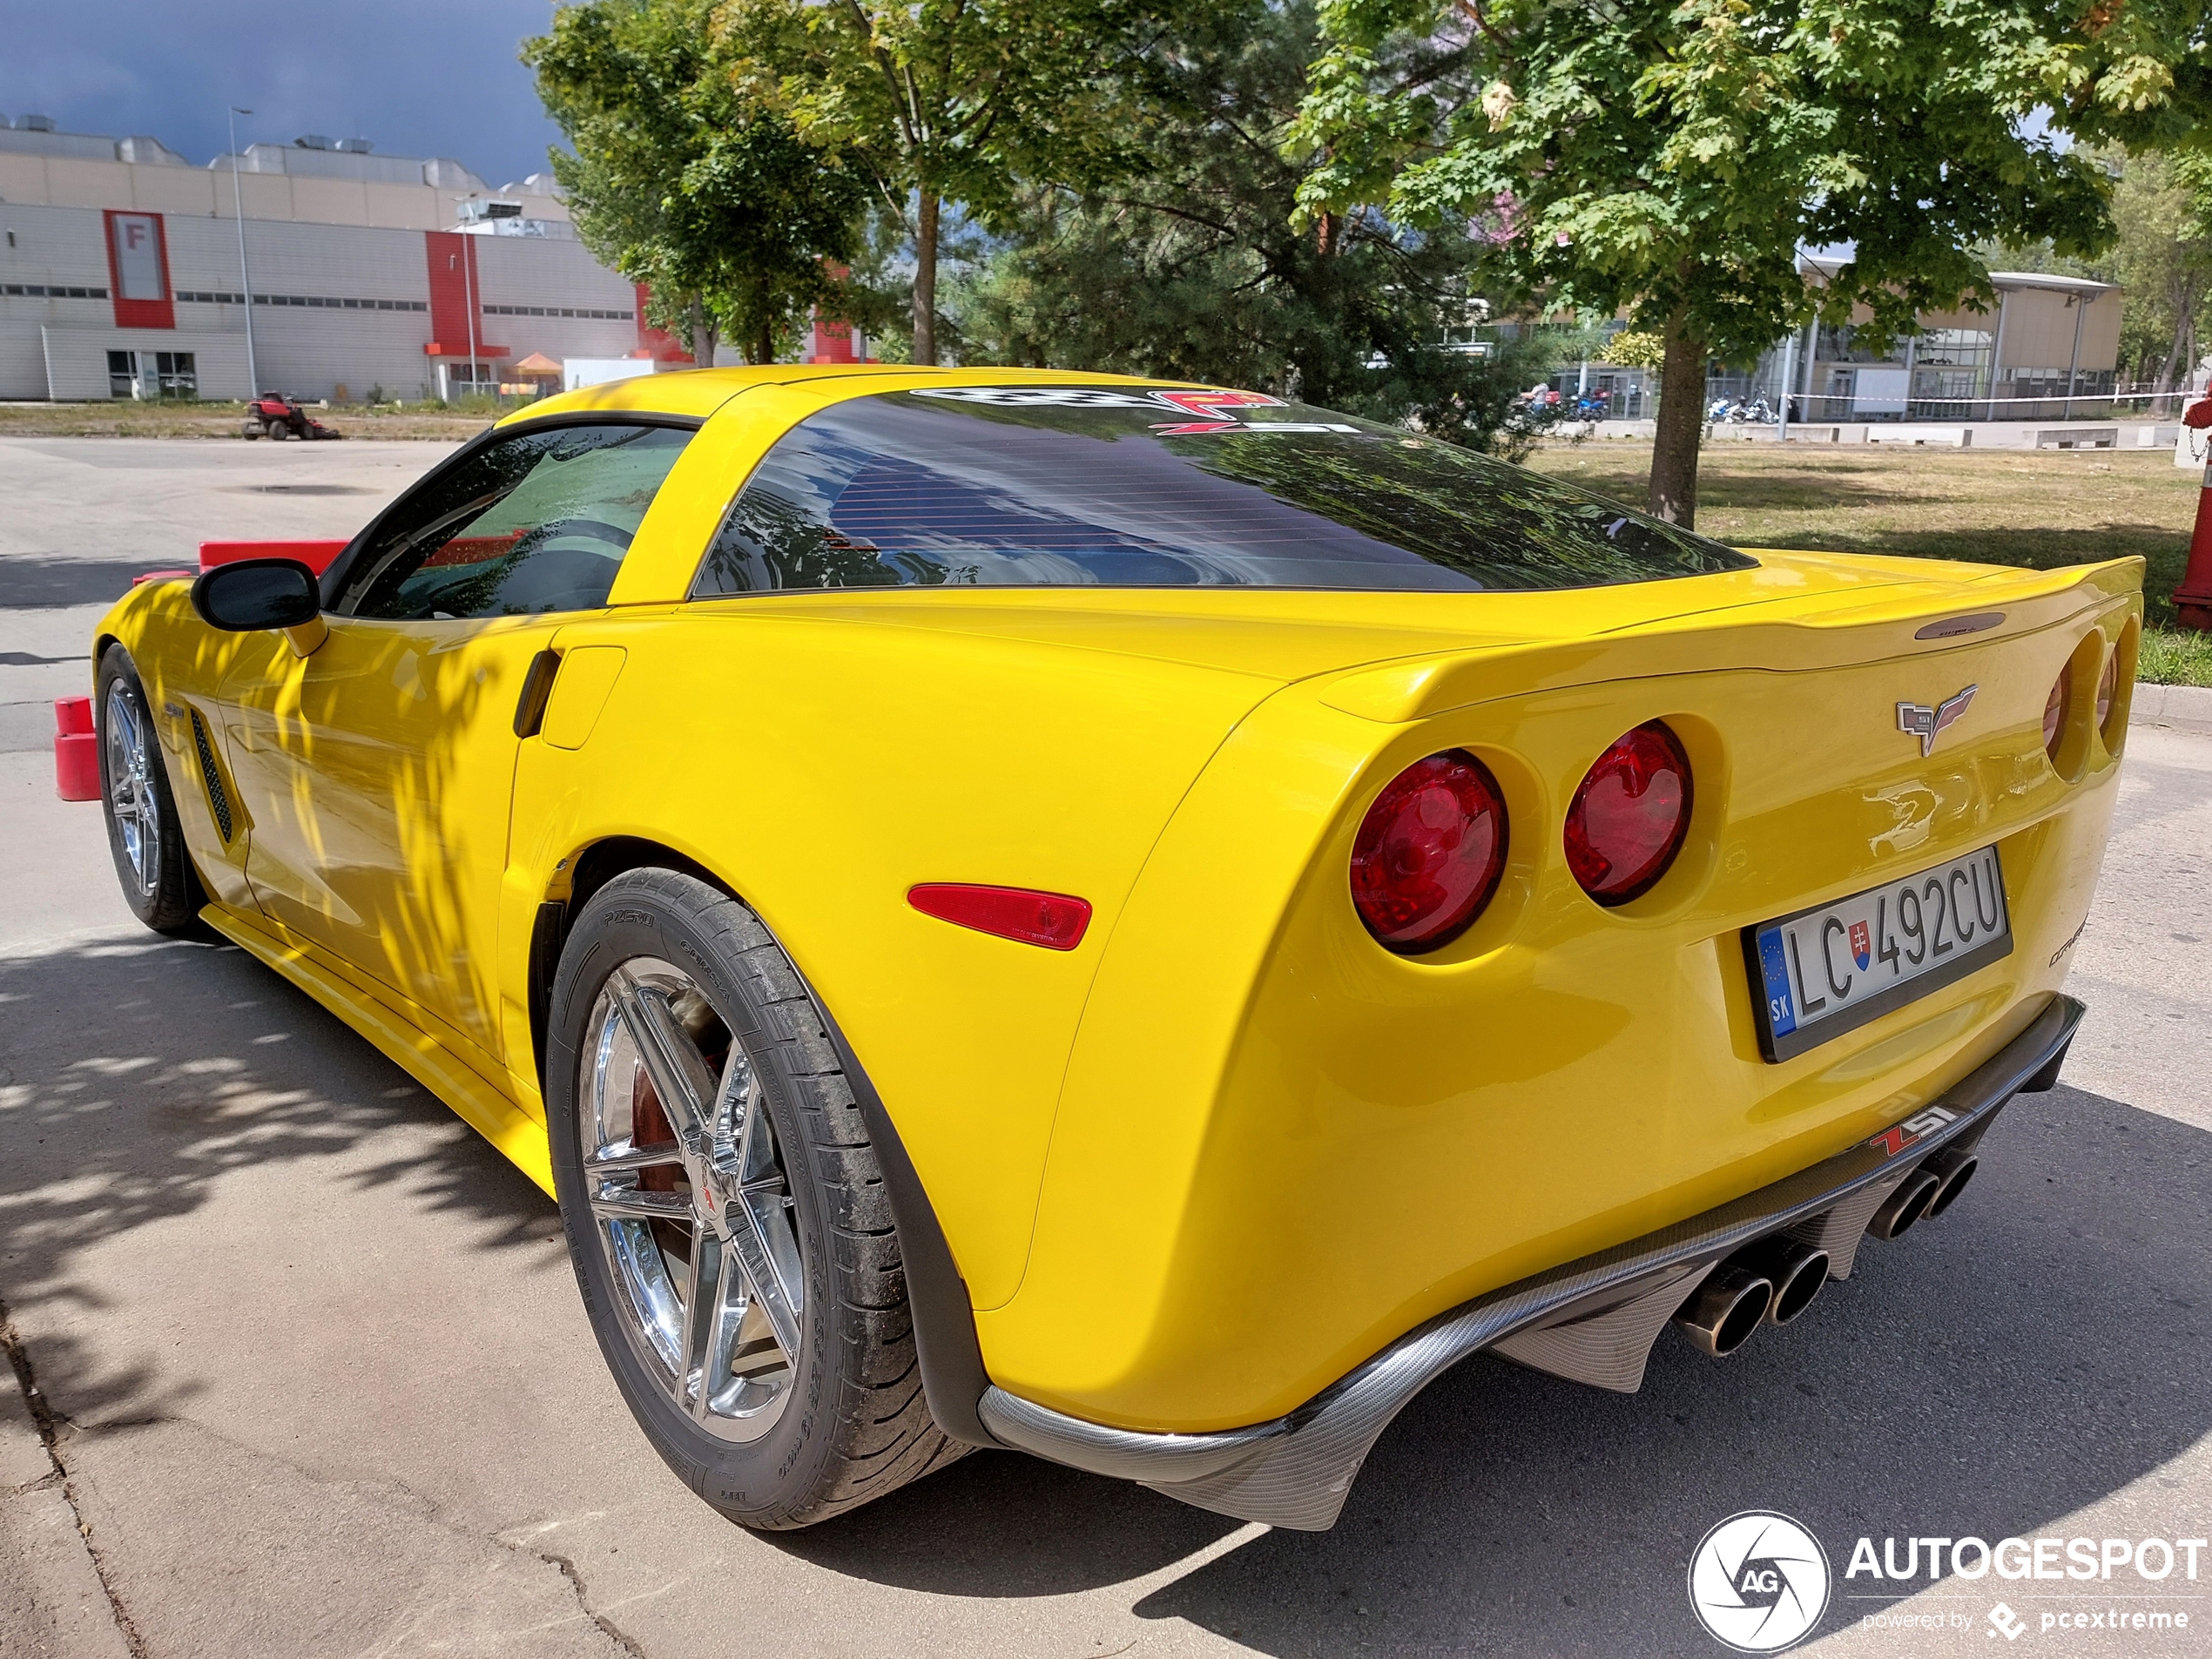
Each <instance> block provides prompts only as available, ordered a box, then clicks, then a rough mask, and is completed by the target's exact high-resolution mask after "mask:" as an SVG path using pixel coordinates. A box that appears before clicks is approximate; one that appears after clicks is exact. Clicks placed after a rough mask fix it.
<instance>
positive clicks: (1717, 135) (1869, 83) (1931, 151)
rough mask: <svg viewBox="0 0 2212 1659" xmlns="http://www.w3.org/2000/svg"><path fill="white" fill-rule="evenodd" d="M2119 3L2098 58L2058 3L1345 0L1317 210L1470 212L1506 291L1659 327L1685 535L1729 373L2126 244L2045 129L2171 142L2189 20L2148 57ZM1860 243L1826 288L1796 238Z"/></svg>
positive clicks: (1667, 474) (1315, 111) (2096, 188)
mask: <svg viewBox="0 0 2212 1659" xmlns="http://www.w3.org/2000/svg"><path fill="white" fill-rule="evenodd" d="M2100 3H2101V5H2102V6H2104V7H2105V8H2107V10H2110V11H2111V12H2112V13H2113V14H2114V21H2113V22H2111V23H2110V24H2109V25H2108V27H2107V29H2106V30H2105V32H2104V36H2103V37H2101V39H2100V38H2091V37H2088V36H2087V35H2085V34H2084V33H2083V32H2082V30H2080V28H2079V27H2077V26H2076V24H2075V22H2074V18H2073V17H2072V14H2071V13H2070V12H2068V11H2067V10H2061V9H2060V7H2059V6H2057V5H2056V4H2055V3H2048V4H2046V3H2037V0H1945V3H1941V4H1935V5H1932V4H1930V3H1927V0H1596V3H1591V4H1587V5H1561V4H1557V3H1554V0H1326V3H1325V4H1324V7H1323V10H1322V17H1323V22H1324V28H1325V36H1326V43H1325V51H1323V53H1322V54H1321V56H1320V57H1319V58H1318V61H1317V62H1316V64H1315V65H1314V67H1313V71H1312V84H1311V88H1310V91H1309V93H1308V96H1307V99H1306V103H1305V110H1304V112H1303V115H1302V118H1301V122H1300V129H1299V138H1300V141H1301V142H1302V143H1303V144H1304V145H1306V146H1308V147H1309V148H1310V149H1311V150H1312V152H1314V153H1315V154H1316V155H1317V156H1318V158H1320V159H1319V165H1317V166H1316V168H1315V170H1314V172H1313V174H1312V178H1311V179H1309V180H1308V181H1307V184H1306V185H1305V191H1304V194H1303V206H1304V208H1305V212H1306V213H1307V215H1308V216H1309V217H1312V218H1316V219H1318V217H1319V216H1321V215H1323V214H1326V213H1332V212H1343V211H1345V210H1347V209H1349V208H1352V207H1353V206H1358V205H1359V204H1366V203H1372V204H1376V205H1379V206H1381V207H1382V208H1383V209H1384V211H1386V212H1388V213H1390V214H1391V215H1392V216H1393V218H1396V219H1402V220H1404V221H1406V222H1409V223H1414V224H1420V225H1440V224H1449V223H1472V225H1473V226H1474V227H1475V231H1476V233H1477V234H1478V235H1479V236H1480V238H1482V239H1484V240H1485V242H1486V244H1487V246H1486V249H1485V258H1484V261H1483V268H1484V270H1485V273H1486V274H1487V277H1488V278H1489V280H1492V281H1493V282H1494V283H1495V284H1497V285H1499V286H1500V287H1501V288H1503V289H1504V290H1505V291H1507V292H1508V293H1519V294H1523V295H1530V296H1534V295H1541V296H1543V297H1544V299H1545V300H1546V302H1547V303H1549V304H1554V305H1565V306H1571V307H1576V308H1579V309H1582V310H1585V311H1588V312H1594V313H1597V314H1613V313H1615V312H1623V311H1624V312H1626V313H1627V314H1629V318H1630V319H1631V321H1632V323H1633V325H1634V326H1635V327H1638V328H1640V329H1642V330H1647V331H1650V332H1655V333H1657V334H1661V335H1662V338H1663V340H1664V341H1665V347H1666V349H1665V353H1664V368H1663V370H1662V401H1661V411H1660V427H1661V431H1660V440H1659V442H1658V444H1657V446H1656V448H1655V452H1654V461H1653V475H1652V503H1651V504H1652V507H1653V509H1654V510H1655V511H1656V512H1657V513H1658V514H1660V515H1661V516H1664V517H1669V518H1671V519H1675V520H1677V521H1679V522H1683V523H1688V522H1689V521H1690V519H1691V517H1692V516H1693V515H1694V513H1695V510H1696V441H1697V436H1698V426H1699V421H1700V418H1701V415H1702V406H1703V389H1704V373H1705V364H1706V361H1707V360H1708V358H1709V356H1712V355H1718V356H1720V357H1722V358H1724V359H1728V360H1731V361H1741V360H1743V359H1745V358H1749V357H1751V356H1754V355H1756V354H1757V353H1758V352H1760V351H1761V350H1763V349H1764V348H1765V347H1768V346H1770V345H1771V344H1772V343H1773V342H1775V341H1777V340H1779V339H1781V338H1782V337H1783V335H1784V334H1786V333H1787V332H1788V331H1789V330H1790V329H1791V327H1794V326H1796V325H1797V324H1799V323H1801V322H1803V321H1804V320H1806V319H1807V318H1808V317H1809V316H1811V315H1812V314H1816V313H1817V314H1819V315H1820V316H1821V317H1822V318H1823V319H1824V320H1828V321H1831V322H1837V323H1842V322H1850V321H1856V323H1857V326H1858V332H1859V334H1860V336H1861V337H1862V338H1864V339H1866V340H1868V341H1870V342H1871V343H1873V344H1876V345H1878V346H1879V345H1883V344H1886V343H1887V342H1888V341H1890V340H1892V339H1893V338H1895V337H1896V336H1897V335H1898V334H1901V333H1904V332H1905V331H1907V330H1909V329H1910V328H1911V327H1912V324H1913V320H1914V319H1915V316H1916V315H1917V314H1919V312H1922V311H1928V310H1946V309H1950V308H1952V307H1955V306H1957V305H1958V304H1959V303H1960V302H1961V301H1962V300H1964V301H1966V303H1968V304H1969V305H1976V304H1979V305H1982V306H1986V305H1987V304H1988V303H1989V301H1990V300H1991V299H1992V298H1993V290H1992V289H1991V287H1990V286H1989V282H1988V273H1987V271H1986V268H1985V267H1984V266H1983V264H1982V262H1981V260H1980V259H1979V256H1978V254H1977V252H1976V249H1977V247H1978V246H1979V245H1980V244H1981V243H1983V242H1984V241H1985V240H1986V239H1990V238H2000V239H2007V240H2023V239H2029V238H2031V237H2048V238H2050V239H2052V240H2053V242H2054V246H2056V247H2058V248H2059V249H2060V251H2061V252H2066V253H2094V251H2096V250H2097V249H2098V248H2099V247H2100V246H2101V245H2102V244H2103V243H2104V242H2105V241H2106V240H2107V239H2108V238H2109V236H2110V233H2111V232H2110V226H2109V221H2108V219H2107V211H2106V204H2105V198H2104V189H2105V181H2104V180H2103V179H2102V177H2101V174H2100V173H2099V172H2098V171H2097V170H2096V169H2095V167H2094V165H2092V164H2091V162H2090V161H2089V159H2088V158H2087V157H2086V156H2085V155H2083V154H2081V153H2080V152H2074V151H2069V150H2068V149H2067V148H2065V147H2064V146H2062V145H2060V144H2058V143H2056V142H2054V140H2053V139H2052V138H2049V137H2048V136H2037V135H2034V134H2032V133H2030V132H2027V130H2026V129H2025V128H2024V127H2023V125H2022V123H2023V120H2024V118H2026V117H2027V115H2028V114H2029V113H2030V112H2031V111H2033V110H2034V109H2036V108H2037V107H2038V106H2040V105H2045V104H2047V103H2050V102H2052V101H2054V99H2056V100H2059V101H2061V102H2063V101H2065V100H2067V99H2069V98H2070V99H2073V100H2074V101H2075V102H2078V103H2079V105H2080V107H2081V108H2082V110H2083V111H2086V112H2087V115H2086V116H2085V119H2087V118H2094V119H2095V120H2097V121H2101V122H2103V123H2104V124H2105V125H2107V126H2108V127H2110V128H2112V129H2113V130H2114V131H2115V132H2118V131H2120V130H2121V129H2127V130H2129V131H2139V130H2140V131H2148V129H2149V128H2151V127H2153V126H2155V125H2158V123H2159V121H2160V120H2161V119H2164V118H2165V117H2164V116H2163V115H2161V113H2160V112H2161V111H2167V110H2168V106H2170V105H2172V103H2173V100H2174V99H2175V98H2176V97H2177V96H2180V95H2181V92H2180V91H2177V89H2178V88H2180V86H2181V81H2180V80H2179V79H2177V78H2176V77H2175V75H2174V74H2173V73H2172V72H2170V71H2169V72H2168V74H2167V76H2166V78H2165V79H2164V80H2163V81H2161V79H2160V77H2159V74H2158V73H2156V72H2154V71H2153V69H2152V68H2151V67H2149V66H2148V61H2147V59H2146V57H2145V53H2146V52H2152V53H2155V52H2164V53H2166V54H2167V58H2168V62H2169V64H2170V62H2171V60H2172V59H2173V56H2174V54H2175V52H2176V51H2180V50H2181V48H2180V47H2179V46H2177V45H2176V44H2175V40H2176V39H2177V38H2178V37H2176V36H2175V34H2174V29H2175V28H2177V27H2179V26H2180V25H2179V24H2173V25H2171V26H2168V25H2166V24H2159V25H2157V26H2155V27H2150V28H2149V29H2148V33H2146V34H2144V36H2143V37H2142V38H2141V40H2140V41H2136V42H2134V44H2129V43H2128V42H2126V41H2122V40H2121V39H2120V38H2119V36H2120V35H2121V33H2122V32H2123V30H2122V29H2121V22H2120V21H2119V20H2118V19H2119V16H2120V14H2121V0H2100ZM2151 3H2154V4H2160V3H2169V0H2151ZM2170 3H2171V4H2172V5H2173V6H2174V7H2175V8H2177V9H2181V10H2185V9H2186V8H2185V7H2183V6H2182V0H2170ZM2127 10H2128V14H2129V15H2130V16H2132V14H2133V12H2134V7H2133V5H2129V6H2128V9H2127ZM2177 15H2178V11H2177ZM2196 27H2197V28H2198V30H2200V31H2201V30H2202V22H2201V18H2200V21H2199V22H2198V23H2197V24H2196ZM2128 28H2130V29H2132V28H2134V24H2133V23H2132V22H2131V23H2129V24H2128ZM2161 30H2162V32H2161ZM2184 32H2186V31H2184ZM2136 46H2141V48H2142V50H2141V51H2137V50H2136V49H2135V48H2136ZM2190 72H2191V74H2192V75H2193V74H2194V73H2195V71H2190ZM2190 86H2191V87H2192V88H2194V86H2195V82H2194V81H2193V80H2192V81H2191V82H2190ZM2187 95H2188V96H2189V97H2195V96H2197V93H2196V91H2193V90H2191V91H2188V94H2187ZM2161 98H2162V99H2164V100H2165V103H2163V104H2161V102H2160V100H2161ZM2067 107H2069V108H2071V107H2073V105H2071V104H2069V105H2067ZM2169 125H2170V123H2169ZM1845 244H1848V245H1850V246H1851V250H1852V251H1851V255H1850V257H1849V258H1847V259H1846V260H1844V262H1843V265H1842V267H1841V269H1840V270H1839V271H1838V273H1837V274H1836V276H1835V278H1834V279H1833V280H1831V282H1829V283H1828V284H1827V285H1826V286H1825V287H1810V288H1809V287H1807V285H1806V284H1805V282H1804V280H1803V279H1802V278H1801V277H1800V276H1799V274H1798V270H1797V252H1798V250H1799V248H1800V247H1804V246H1839V245H1845Z"/></svg>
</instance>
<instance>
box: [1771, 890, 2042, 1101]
mask: <svg viewBox="0 0 2212 1659" xmlns="http://www.w3.org/2000/svg"><path fill="white" fill-rule="evenodd" d="M2012 949H2013V918H2012V913H2011V910H2010V909H2009V907H2007V906H2006V903H2005V873H2004V870H2003V868H2002V867H2000V865H1999V864H1998V862H1997V849H1996V848H1995V847H1993V846H1985V847H1984V848H1982V849H1981V851H1980V852H1979V853H1968V854H1966V857H1964V858H1959V859H1953V860H1951V862H1950V863H1948V864H1939V865H1937V866H1936V867H1934V868H1933V869H1932V870H1923V871H1921V872H1920V873H1919V874H1918V875H1908V876H1905V878H1903V879H1902V880H1897V881H1891V882H1886V883H1885V884H1884V885H1883V886H1881V887H1869V888H1867V889H1866V891H1865V892H1864V893H1856V894H1852V895H1851V897H1850V898H1848V899H1838V900H1833V901H1832V902H1831V903H1828V904H1824V905H1815V906H1814V907H1812V908H1811V909H1810V910H1800V911H1799V912H1798V913H1797V914H1796V915H1794V916H1784V917H1781V918H1780V919H1778V920H1777V921H1763V922H1761V923H1759V924H1758V925H1757V927H1746V928H1745V929H1744V930H1743V954H1744V956H1745V958H1746V960H1747V961H1748V963H1749V966H1750V972H1751V985H1752V988H1753V992H1754V997H1755V1000H1756V1001H1757V1004H1758V1021H1759V1051H1760V1052H1761V1053H1762V1054H1764V1055H1766V1057H1767V1058H1768V1059H1769V1060H1770V1061H1782V1060H1788V1059H1790V1058H1791V1057H1792V1056H1794V1055H1801V1054H1803V1053H1804V1051H1805V1050H1806V1049H1811V1048H1813V1047H1815V1046H1816V1045H1817V1044H1819V1043H1823V1042H1827V1041H1828V1040H1829V1039H1830V1038H1831V1037H1839V1036H1841V1035H1843V1034H1844V1032H1846V1031H1849V1030H1851V1029H1852V1028H1855V1027H1858V1026H1862V1025H1865V1023H1866V1022H1868V1021H1869V1020H1874V1019H1878V1018H1880V1017H1881V1016H1882V1015H1885V1014H1887V1013H1889V1012H1890V1010H1891V1009H1892V1008H1902V1007H1904V1006H1905V1004H1906V1003H1907V1002H1910V1001H1912V1000H1913V999H1914V998H1915V997H1920V996H1925V995H1927V994H1928V993H1929V992H1931V991H1935V990H1940V989H1941V988H1943V987H1945V986H1946V985H1948V984H1950V983H1951V982H1952V981H1954V980H1958V979H1963V978H1965V977H1966V975H1967V974H1971V973H1973V971H1974V970H1975V969H1976V968H1982V967H1986V965H1988V964H1989V963H1991V962H1993V961H1998V960H1999V959H2000V958H2001V957H2004V956H2007V955H2010V954H2012Z"/></svg>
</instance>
